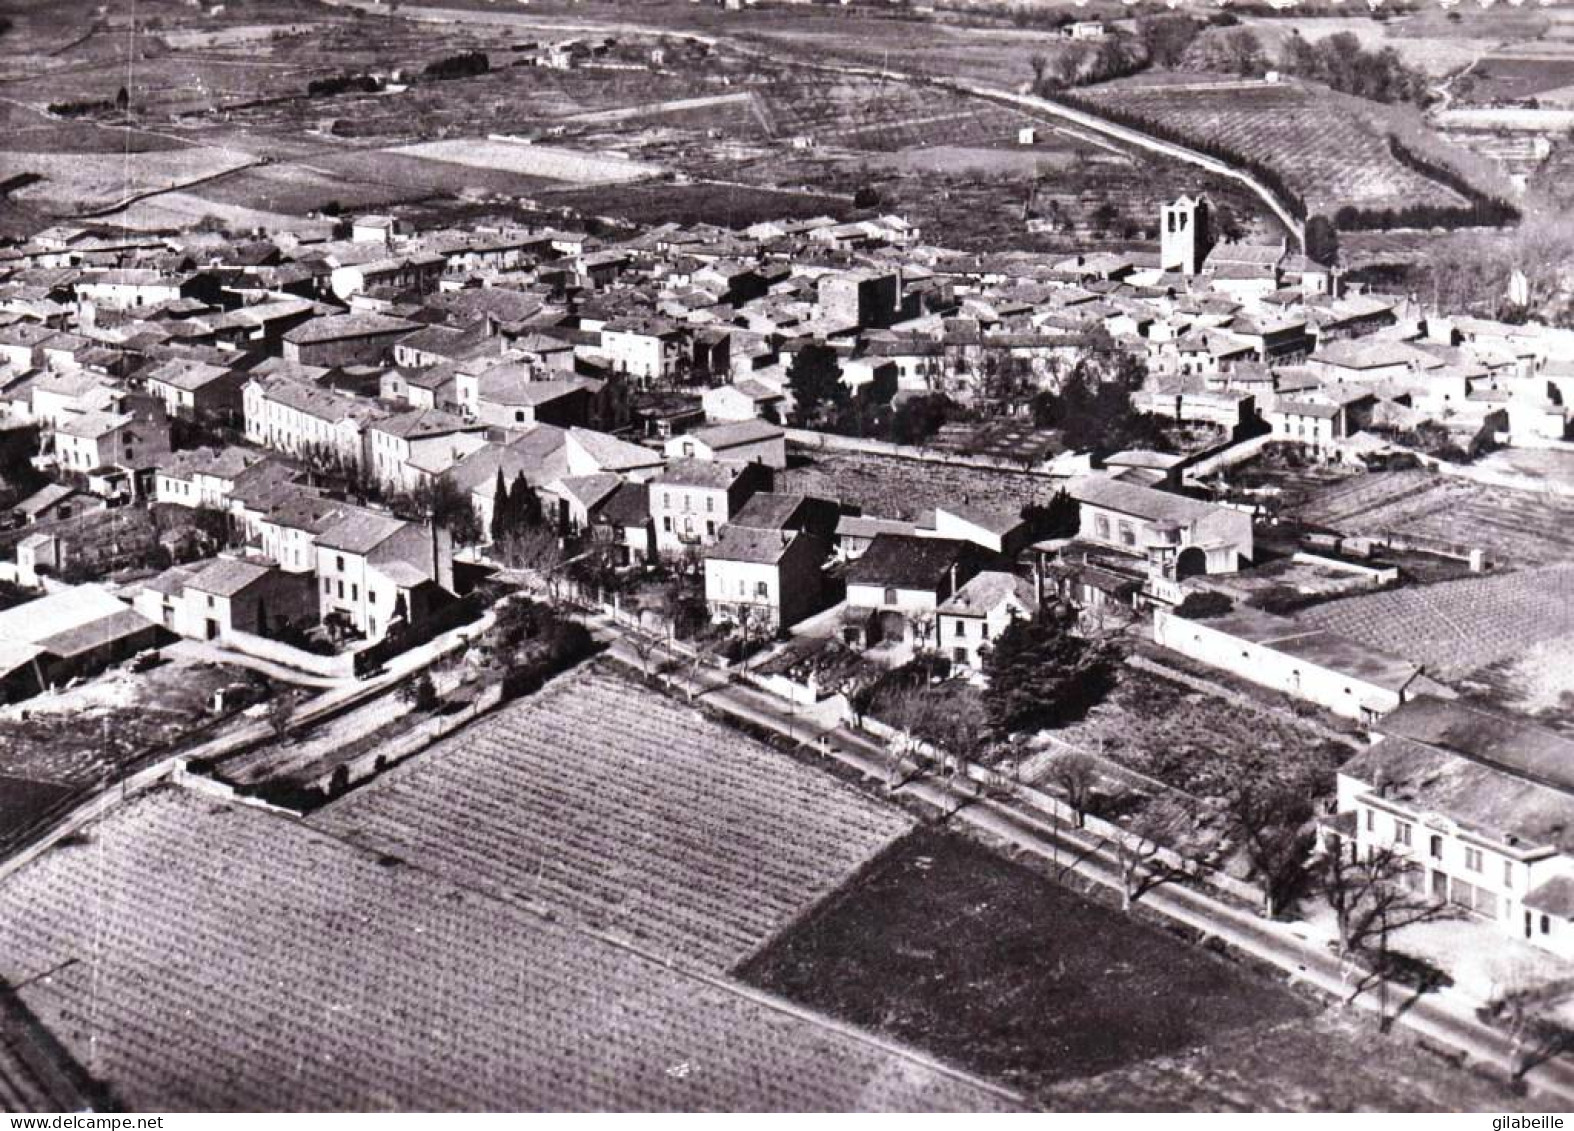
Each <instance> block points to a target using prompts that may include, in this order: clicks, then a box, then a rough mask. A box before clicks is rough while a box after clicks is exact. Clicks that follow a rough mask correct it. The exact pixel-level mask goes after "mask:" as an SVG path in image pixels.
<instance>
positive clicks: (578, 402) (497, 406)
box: [455, 365, 596, 428]
mask: <svg viewBox="0 0 1574 1131" xmlns="http://www.w3.org/2000/svg"><path fill="white" fill-rule="evenodd" d="M455 389H456V396H457V398H458V401H459V404H460V405H461V406H463V407H464V408H465V409H466V410H467V411H468V412H469V413H470V414H471V415H472V416H473V417H474V418H475V419H476V420H479V421H481V422H482V423H483V424H492V425H495V426H497V427H499V428H528V427H530V426H531V425H533V424H554V425H556V426H558V427H559V428H572V427H575V426H583V425H586V424H589V423H590V417H591V412H592V408H593V406H594V402H595V399H596V384H595V382H593V381H591V380H589V379H587V378H584V377H569V378H566V379H562V380H552V381H538V380H536V379H535V375H534V373H533V372H532V371H531V370H530V369H529V368H528V367H524V366H514V365H500V366H497V367H495V368H492V369H487V370H484V371H483V372H481V373H479V374H468V373H465V372H464V371H463V370H461V371H460V372H459V373H458V374H457V375H456V377H455Z"/></svg>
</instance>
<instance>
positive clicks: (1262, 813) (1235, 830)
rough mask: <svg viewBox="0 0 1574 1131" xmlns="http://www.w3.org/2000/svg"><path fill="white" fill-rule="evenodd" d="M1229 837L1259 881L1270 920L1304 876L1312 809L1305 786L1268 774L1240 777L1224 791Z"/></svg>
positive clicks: (1266, 912) (1291, 896)
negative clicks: (1297, 786) (1232, 839)
mask: <svg viewBox="0 0 1574 1131" xmlns="http://www.w3.org/2000/svg"><path fill="white" fill-rule="evenodd" d="M1225 812H1226V814H1227V816H1228V819H1229V831H1230V834H1231V836H1233V837H1234V838H1235V839H1236V840H1238V841H1239V842H1240V845H1241V849H1242V851H1243V852H1244V853H1245V855H1246V860H1247V863H1248V864H1249V865H1250V866H1251V872H1252V875H1253V877H1254V878H1256V879H1257V881H1258V882H1259V883H1260V884H1262V891H1263V915H1264V916H1265V917H1267V918H1269V919H1272V918H1273V917H1274V916H1275V915H1276V914H1277V913H1278V911H1279V909H1280V908H1281V907H1282V906H1283V904H1284V902H1285V901H1286V900H1288V899H1290V898H1293V896H1294V895H1295V893H1296V891H1297V890H1298V889H1299V888H1300V885H1301V882H1302V880H1303V879H1304V878H1305V875H1306V858H1307V853H1308V850H1309V849H1310V847H1311V836H1310V833H1309V832H1308V831H1307V828H1306V823H1307V821H1308V820H1309V819H1310V818H1311V807H1310V804H1309V803H1308V801H1307V798H1306V793H1305V791H1304V789H1298V788H1296V787H1295V786H1294V785H1292V784H1289V783H1286V782H1282V781H1279V780H1277V779H1275V778H1273V777H1271V776H1267V775H1257V774H1244V775H1241V776H1240V777H1239V778H1238V779H1237V780H1236V781H1235V782H1234V783H1232V786H1231V788H1230V789H1229V790H1228V791H1227V793H1226V794H1225Z"/></svg>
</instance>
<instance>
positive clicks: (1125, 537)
mask: <svg viewBox="0 0 1574 1131" xmlns="http://www.w3.org/2000/svg"><path fill="white" fill-rule="evenodd" d="M1120 544H1121V545H1122V546H1135V545H1136V544H1137V532H1136V531H1135V530H1133V529H1132V528H1131V523H1129V522H1123V523H1121V524H1120Z"/></svg>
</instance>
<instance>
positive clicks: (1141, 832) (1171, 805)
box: [1111, 793, 1217, 912]
mask: <svg viewBox="0 0 1574 1131" xmlns="http://www.w3.org/2000/svg"><path fill="white" fill-rule="evenodd" d="M1191 804H1192V803H1191V800H1190V799H1189V798H1185V797H1183V795H1181V794H1176V793H1166V794H1163V795H1162V796H1159V797H1153V798H1150V799H1148V800H1147V801H1145V802H1144V803H1143V805H1142V807H1141V809H1139V810H1138V811H1137V813H1136V815H1135V816H1133V817H1132V818H1131V819H1129V820H1128V821H1127V822H1126V823H1125V824H1124V825H1123V826H1122V827H1121V828H1120V830H1119V831H1118V832H1116V833H1115V834H1114V835H1113V837H1112V838H1111V839H1112V840H1113V841H1114V846H1115V859H1116V863H1117V864H1118V866H1119V868H1120V887H1121V900H1120V907H1121V910H1122V911H1128V912H1129V911H1130V910H1131V908H1132V905H1133V904H1134V903H1136V902H1137V900H1139V899H1141V898H1142V897H1143V896H1144V895H1146V894H1147V893H1148V892H1150V891H1152V890H1153V889H1154V888H1156V887H1158V886H1160V885H1161V884H1166V883H1173V882H1176V881H1179V880H1185V879H1190V878H1192V877H1194V876H1196V875H1198V874H1200V873H1201V872H1203V871H1204V870H1205V869H1207V868H1209V867H1211V866H1212V864H1213V856H1214V853H1215V852H1216V850H1217V844H1216V843H1214V842H1213V841H1211V840H1205V839H1199V838H1198V837H1197V836H1196V835H1195V832H1194V830H1195V826H1196V813H1195V810H1193V809H1192V808H1191Z"/></svg>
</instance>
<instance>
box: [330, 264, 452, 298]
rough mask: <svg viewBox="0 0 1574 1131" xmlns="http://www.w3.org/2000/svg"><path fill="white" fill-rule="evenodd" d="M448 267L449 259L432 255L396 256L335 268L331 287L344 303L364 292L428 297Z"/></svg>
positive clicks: (331, 278) (331, 277) (331, 276)
mask: <svg viewBox="0 0 1574 1131" xmlns="http://www.w3.org/2000/svg"><path fill="white" fill-rule="evenodd" d="M447 266H448V260H447V259H446V258H445V257H443V256H441V255H437V254H434V253H432V252H415V253H412V254H410V255H392V256H387V257H384V258H382V259H373V260H369V261H367V262H365V263H349V264H345V265H344V266H342V267H335V268H334V269H333V274H332V275H330V276H329V286H330V287H332V288H333V293H334V294H335V295H337V296H338V297H339V298H341V299H344V300H348V299H349V298H350V297H351V296H352V295H358V294H360V293H362V292H363V291H371V290H382V289H386V290H390V291H397V292H405V291H413V292H415V293H416V294H422V295H425V294H430V293H431V292H433V291H435V290H436V289H437V283H438V280H439V279H441V278H442V277H443V271H444V270H446V269H447Z"/></svg>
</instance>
